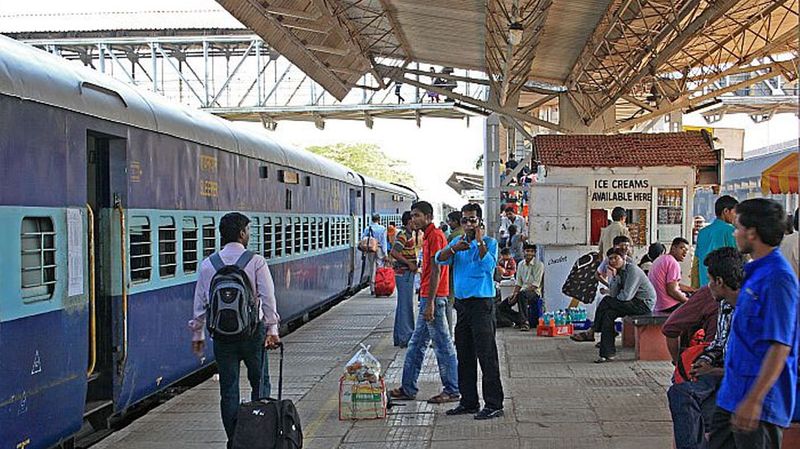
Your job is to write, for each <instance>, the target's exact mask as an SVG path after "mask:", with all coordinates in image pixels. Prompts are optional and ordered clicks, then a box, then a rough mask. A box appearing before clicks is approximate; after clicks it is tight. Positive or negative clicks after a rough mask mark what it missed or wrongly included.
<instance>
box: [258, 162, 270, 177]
mask: <svg viewBox="0 0 800 449" xmlns="http://www.w3.org/2000/svg"><path fill="white" fill-rule="evenodd" d="M258 177H259V178H261V179H267V178H269V167H267V166H266V165H262V166H261V167H258Z"/></svg>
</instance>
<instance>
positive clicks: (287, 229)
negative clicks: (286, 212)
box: [283, 218, 294, 256]
mask: <svg viewBox="0 0 800 449" xmlns="http://www.w3.org/2000/svg"><path fill="white" fill-rule="evenodd" d="M292 220H293V219H292V218H287V219H286V222H285V223H284V225H283V241H284V244H285V245H286V255H287V256H291V255H292V254H294V238H293V237H292V236H293V235H294V234H293V232H292Z"/></svg>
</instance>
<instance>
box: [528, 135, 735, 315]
mask: <svg viewBox="0 0 800 449" xmlns="http://www.w3.org/2000/svg"><path fill="white" fill-rule="evenodd" d="M534 146H535V149H536V152H537V154H538V157H539V163H540V165H539V167H538V176H537V180H538V182H537V183H536V184H534V185H532V186H531V189H530V196H529V197H530V209H529V215H528V220H529V226H528V228H529V233H530V236H529V237H530V240H529V241H530V242H532V243H535V244H537V245H538V246H539V247H540V248H541V250H540V251H539V254H540V255H541V256H540V257H542V261H543V262H544V264H545V281H544V297H545V302H546V307H547V310H557V309H563V308H565V307H567V306H568V305H569V303H570V301H571V299H572V298H570V297H567V296H566V295H564V294H562V293H561V287H562V285H563V284H564V281H565V280H566V278H567V275H568V274H569V272H570V270H571V269H572V266H573V264H574V263H575V261H576V260H577V259H578V258H579V257H580V256H582V255H584V254H587V253H590V252H592V251H597V244H598V243H599V240H600V231H601V229H602V228H604V227H605V226H607V225H608V223H609V222H610V216H611V210H612V209H613V208H614V207H616V206H621V207H623V208H625V210H626V211H627V227H628V230H629V231H630V235H631V240H632V241H633V246H634V259H635V261H636V262H638V261H639V260H640V259H641V257H642V256H643V255H644V254H645V253H646V252H647V247H648V246H649V245H650V243H652V242H661V243H663V244H664V245H665V246H667V247H669V244H670V243H671V242H672V239H674V238H675V237H684V238H686V239H687V240H690V241H691V237H692V226H693V221H692V216H691V213H692V197H693V193H694V189H695V186H697V185H718V184H719V183H720V180H721V179H722V175H721V167H722V164H721V161H722V157H723V156H722V152H721V151H718V150H715V149H714V147H713V143H712V141H711V139H710V138H709V136H708V135H706V134H704V133H701V132H683V133H662V134H623V135H614V136H605V135H572V136H568V135H540V136H536V137H535V138H534ZM690 269H691V260H688V261H687V264H686V265H685V268H684V271H686V272H687V273H688V271H689V270H690ZM596 303H597V300H596V301H595V302H594V303H592V304H591V305H588V306H586V308H587V310H589V314H590V317H592V318H593V312H594V306H595V305H596Z"/></svg>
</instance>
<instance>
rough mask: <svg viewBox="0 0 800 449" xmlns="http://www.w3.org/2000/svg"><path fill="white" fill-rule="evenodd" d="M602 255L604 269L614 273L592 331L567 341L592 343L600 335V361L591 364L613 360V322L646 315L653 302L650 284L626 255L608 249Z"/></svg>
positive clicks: (654, 298) (620, 250)
mask: <svg viewBox="0 0 800 449" xmlns="http://www.w3.org/2000/svg"><path fill="white" fill-rule="evenodd" d="M606 255H607V256H608V266H609V268H610V269H613V270H614V273H615V274H614V276H613V277H612V278H610V279H609V291H608V296H605V297H604V298H603V300H602V301H600V304H599V305H598V306H597V310H595V312H594V324H593V325H592V328H591V329H589V330H587V331H586V332H581V333H578V334H575V335H573V336H572V337H570V338H572V339H573V340H575V341H594V333H595V332H600V357H599V358H598V359H597V360H595V363H604V362H608V361H610V360H613V359H614V357H616V354H617V348H616V345H615V344H614V339H615V338H616V335H617V333H616V332H615V331H614V320H616V319H617V318H622V317H626V316H628V315H643V314H646V313H649V312H650V311H651V310H652V309H653V304H655V302H656V291H655V290H654V289H653V285H652V284H651V283H650V280H648V279H647V276H646V275H645V274H644V271H642V269H641V268H639V267H638V266H636V264H635V263H633V262H628V261H626V260H625V257H626V256H627V253H626V252H625V251H624V250H622V249H621V248H611V249H610V250H608V253H606Z"/></svg>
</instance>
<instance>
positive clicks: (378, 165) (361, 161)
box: [306, 143, 415, 187]
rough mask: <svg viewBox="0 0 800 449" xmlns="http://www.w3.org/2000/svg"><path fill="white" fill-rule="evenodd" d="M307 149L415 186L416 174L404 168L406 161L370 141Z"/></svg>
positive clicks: (361, 170)
mask: <svg viewBox="0 0 800 449" xmlns="http://www.w3.org/2000/svg"><path fill="white" fill-rule="evenodd" d="M306 150H308V151H310V152H312V153H314V154H318V155H320V156H323V157H326V158H328V159H331V160H333V161H336V162H338V163H340V164H342V165H345V166H347V167H350V169H352V170H355V171H357V172H359V173H361V174H364V175H367V176H369V177H371V178H375V179H380V180H381V181H386V182H397V183H400V184H404V185H407V186H409V187H411V186H413V185H414V183H415V181H414V176H413V175H412V174H411V173H409V172H408V171H406V169H405V168H404V165H405V161H402V160H398V159H394V158H391V157H389V156H387V155H386V154H384V152H383V151H381V149H380V147H379V146H378V145H375V144H368V143H357V144H347V143H337V144H334V145H325V146H311V147H307V148H306Z"/></svg>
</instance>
